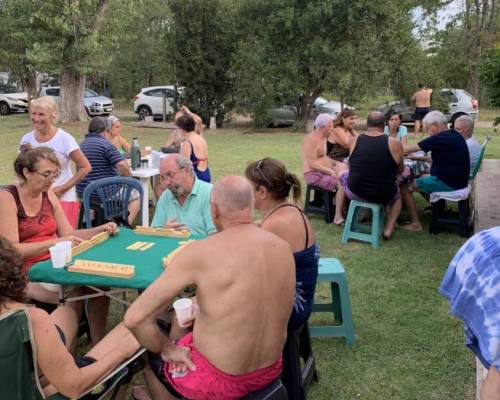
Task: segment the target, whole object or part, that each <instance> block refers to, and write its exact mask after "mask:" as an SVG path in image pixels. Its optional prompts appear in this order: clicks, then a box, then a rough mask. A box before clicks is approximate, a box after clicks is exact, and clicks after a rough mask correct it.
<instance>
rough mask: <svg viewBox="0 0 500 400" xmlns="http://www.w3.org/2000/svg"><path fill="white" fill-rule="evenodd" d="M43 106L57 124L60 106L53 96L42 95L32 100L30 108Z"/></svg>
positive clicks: (53, 122)
mask: <svg viewBox="0 0 500 400" xmlns="http://www.w3.org/2000/svg"><path fill="white" fill-rule="evenodd" d="M35 108H41V109H42V110H44V111H45V112H46V113H47V114H49V117H50V120H51V121H52V124H54V125H55V123H56V122H57V118H58V116H59V106H58V105H57V103H56V101H55V100H54V98H53V97H52V96H42V97H39V98H38V99H34V100H31V104H30V109H31V110H34V109H35Z"/></svg>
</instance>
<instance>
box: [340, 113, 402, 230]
mask: <svg viewBox="0 0 500 400" xmlns="http://www.w3.org/2000/svg"><path fill="white" fill-rule="evenodd" d="M366 125H367V131H366V133H365V134H363V135H359V136H358V137H356V138H355V139H354V141H353V142H352V143H351V146H350V155H349V171H345V172H343V173H342V174H341V175H340V182H341V183H342V186H343V187H344V192H345V194H346V196H347V197H348V198H349V199H351V200H358V201H366V202H370V203H377V204H383V205H385V206H387V207H388V209H389V213H388V216H387V223H386V224H385V226H384V233H383V238H384V239H390V238H391V237H392V232H393V230H394V225H395V224H396V220H397V218H398V216H399V213H400V212H401V197H400V196H399V191H398V187H397V185H396V175H397V173H398V172H402V171H403V168H404V166H403V145H402V144H401V143H400V142H399V140H397V139H395V138H392V137H389V136H387V135H385V134H384V126H385V115H384V114H383V113H381V112H379V111H373V112H371V113H370V114H369V115H368V118H367V122H366Z"/></svg>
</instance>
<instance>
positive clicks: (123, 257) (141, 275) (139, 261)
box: [29, 228, 201, 289]
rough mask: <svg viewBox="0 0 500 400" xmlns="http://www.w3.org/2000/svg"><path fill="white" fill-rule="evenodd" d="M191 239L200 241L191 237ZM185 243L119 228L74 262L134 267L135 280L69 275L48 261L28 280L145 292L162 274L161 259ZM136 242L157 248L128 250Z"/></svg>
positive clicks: (31, 273)
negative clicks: (117, 264) (86, 261)
mask: <svg viewBox="0 0 500 400" xmlns="http://www.w3.org/2000/svg"><path fill="white" fill-rule="evenodd" d="M190 239H201V238H200V237H196V236H192V237H191V238H190ZM183 240H186V239H182V238H170V237H162V236H151V235H137V234H135V233H134V231H132V230H130V229H123V228H120V232H119V233H118V235H117V236H112V237H110V238H109V239H108V240H106V241H105V242H102V243H100V244H98V245H97V246H94V247H92V248H91V249H89V250H87V251H84V252H83V253H80V254H78V255H77V256H76V257H73V259H83V260H94V261H105V262H116V263H120V264H133V265H134V266H135V277H133V278H131V279H125V278H112V277H108V276H98V275H88V274H79V273H76V272H69V271H67V270H66V269H63V268H60V269H57V268H53V267H52V261H51V260H50V259H49V260H47V261H43V262H39V263H36V264H35V265H33V267H31V269H30V271H29V279H30V281H31V282H48V283H59V284H61V285H77V286H84V285H90V286H107V287H118V288H132V289H145V288H147V287H148V286H149V285H150V284H151V283H152V282H153V281H154V280H155V279H156V278H157V277H158V276H159V275H160V274H161V273H162V271H163V265H162V258H163V257H164V256H166V255H167V254H168V253H170V252H171V251H172V250H174V249H175V248H176V247H178V246H179V242H180V241H183ZM135 242H154V243H155V245H154V246H153V247H151V248H150V249H148V250H146V251H138V250H127V249H126V248H127V247H128V246H129V245H131V244H132V243H135Z"/></svg>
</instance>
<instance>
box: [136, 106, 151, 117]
mask: <svg viewBox="0 0 500 400" xmlns="http://www.w3.org/2000/svg"><path fill="white" fill-rule="evenodd" d="M137 115H139V119H141V120H143V119H145V118H146V117H150V116H151V115H153V113H152V112H151V108H149V107H148V106H140V107H139V108H138V109H137Z"/></svg>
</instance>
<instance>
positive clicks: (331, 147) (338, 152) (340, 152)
mask: <svg viewBox="0 0 500 400" xmlns="http://www.w3.org/2000/svg"><path fill="white" fill-rule="evenodd" d="M326 152H327V154H328V157H330V158H331V159H333V160H335V161H338V162H342V161H344V159H346V158H349V149H346V148H345V147H343V146H341V145H340V144H338V143H330V142H326Z"/></svg>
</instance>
